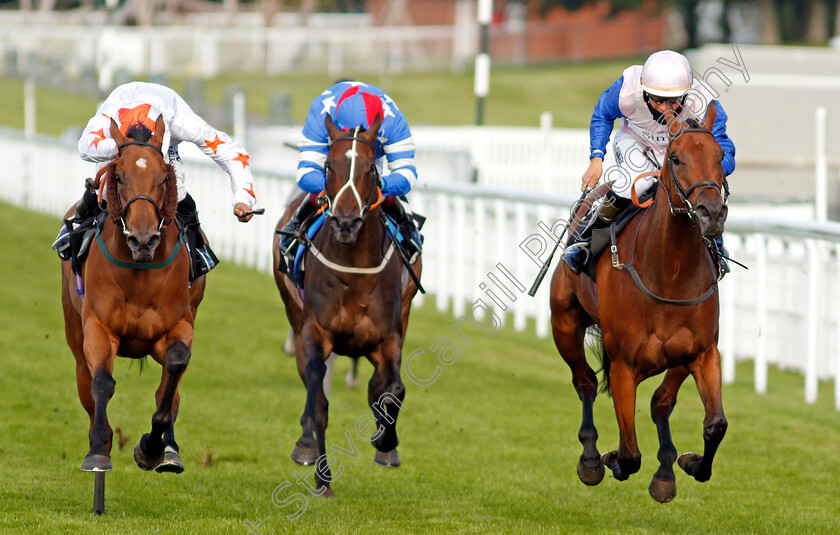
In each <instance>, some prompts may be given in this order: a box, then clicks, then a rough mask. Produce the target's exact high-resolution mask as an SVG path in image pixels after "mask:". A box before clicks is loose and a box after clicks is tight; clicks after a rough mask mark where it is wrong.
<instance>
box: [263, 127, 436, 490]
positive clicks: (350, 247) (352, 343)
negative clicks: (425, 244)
mask: <svg viewBox="0 0 840 535" xmlns="http://www.w3.org/2000/svg"><path fill="white" fill-rule="evenodd" d="M381 120H382V117H381V115H380V116H379V117H377V119H376V121H374V123H373V124H372V125H371V127H370V129H369V130H367V131H364V130H361V128H356V129H355V131H352V130H351V131H342V130H339V129H338V128H337V127H336V126H335V125H334V124H333V122H332V119H331V118H330V116H329V114H327V117H326V119H325V124H326V127H327V131H328V132H329V138H330V149H329V154H328V156H327V160H326V165H325V171H326V175H327V176H326V190H325V194H326V200H327V206H328V208H329V218H328V220H327V222H326V223H325V224H324V227H323V228H322V229H321V231H320V233H318V234H317V235H316V236H315V237H314V238H313V240H312V244H311V247H309V248H308V249H307V252H306V254H305V258H304V261H305V266H306V271H305V277H304V283H303V288H304V291H303V297H302V298H301V294H300V293H299V291H298V289H297V288H296V287H295V285H294V283H293V282H292V280H291V279H290V278H289V277H288V276H287V275H285V274H284V273H282V272H280V271H279V270H278V269H277V266H278V263H279V259H280V251H279V248H278V244H277V240H275V242H274V277H275V280H276V282H277V287H278V289H279V290H280V295H281V297H282V299H283V302H284V304H285V308H286V316H287V317H288V319H289V323H290V325H291V326H292V329H293V331H294V335H295V336H294V339H295V356H296V360H297V367H298V373H299V374H300V378H301V380H302V381H303V384H304V385H305V386H306V404H305V406H304V410H303V415H302V416H301V419H300V423H301V427H302V433H301V436H300V439H298V441H297V443H296V444H295V447H294V450H293V451H292V459H293V460H294V461H295V462H297V463H299V464H303V465H310V464H315V463H316V462H317V461H318V459H319V458H320V457H321V456H323V455H324V454H325V453H326V441H325V436H324V433H325V432H326V429H327V415H328V406H329V403H328V401H327V398H326V395H325V394H324V388H323V379H324V374H325V372H326V364H325V361H326V359H327V358H328V357H329V355H330V353H331V352H336V353H338V354H341V355H347V356H351V357H361V356H366V357H367V358H368V360H369V361H370V362H371V364H373V367H374V371H373V375H372V376H371V379H370V382H369V383H368V403H369V405H370V407H371V409H373V416H374V418H375V420H376V423H375V425H371V426H370V428H371V430H373V431H375V432H374V436H373V437H372V444H373V446H374V447H375V448H376V450H377V452H376V456H375V458H374V463H376V464H378V465H380V466H399V462H400V461H399V456H398V455H397V450H396V447H397V444H398V442H399V440H398V439H397V431H396V423H397V422H396V421H397V416H398V415H399V412H400V410H403V407H402V401H403V399H404V397H405V387H404V386H403V383H402V380H401V379H400V363H401V360H402V346H403V343H404V341H405V333H406V328H407V327H408V315H409V310H410V306H411V299H412V298H413V297H414V294H415V293H417V286H416V285H415V283H414V281H413V280H411V278H410V277H409V276H408V270H407V269H406V268H404V267H403V263H402V261H401V260H400V256H399V255H398V254H397V251H396V250H395V244H394V243H393V241H392V237H390V236H389V234H388V232H387V231H386V228H385V225H384V224H383V221H382V216H381V209H380V208H379V199H381V195H382V194H381V192H380V190H379V188H378V182H379V175H378V173H377V170H376V155H375V151H374V149H373V146H374V143H375V141H376V135H377V132H378V131H379V126H380V124H381ZM300 200H301V197H298V198H297V199H295V200H294V201H292V203H291V205H290V206H289V208H288V209H287V211H286V213H285V214H284V216H283V217H282V218H281V219H280V221H279V222H278V224H277V230H278V231H279V230H280V229H282V228H283V227H284V226H285V224H286V222H287V221H288V220H289V219H290V218H291V216H292V214H293V213H294V209H295V207H297V206H298V205H299V204H300ZM412 267H413V269H414V272H415V273H416V274H417V276H418V277H419V276H420V272H421V261H420V260H418V261H417V262H416V263H415V264H414V266H412ZM331 480H332V474H331V472H330V470H329V466H327V465H326V463H325V462H318V464H317V467H316V470H315V483H316V489H317V490H316V492H317V494H319V495H322V496H332V495H333V492H332V490H331V488H330V481H331Z"/></svg>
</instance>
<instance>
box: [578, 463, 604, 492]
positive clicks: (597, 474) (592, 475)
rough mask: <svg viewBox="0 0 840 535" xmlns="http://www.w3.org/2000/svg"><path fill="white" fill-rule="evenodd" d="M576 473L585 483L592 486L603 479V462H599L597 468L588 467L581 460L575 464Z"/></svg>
mask: <svg viewBox="0 0 840 535" xmlns="http://www.w3.org/2000/svg"><path fill="white" fill-rule="evenodd" d="M577 474H578V477H579V478H580V480H581V481H583V483H584V484H585V485H589V486H590V487H594V486H595V485H597V484H598V483H600V482H601V480H603V479H604V463H599V464H598V467H597V468H589V467H587V466H586V465H584V464H583V463H582V462H579V463H578V465H577Z"/></svg>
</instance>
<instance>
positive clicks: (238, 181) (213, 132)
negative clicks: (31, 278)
mask: <svg viewBox="0 0 840 535" xmlns="http://www.w3.org/2000/svg"><path fill="white" fill-rule="evenodd" d="M158 116H162V117H163V121H164V124H165V126H166V130H165V131H164V138H163V146H162V147H161V151H162V152H163V154H165V155H166V160H167V163H168V164H170V165H172V166H173V168H174V170H175V177H176V181H177V187H178V216H179V218H180V219H181V221H182V223H184V225H185V226H186V227H187V231H188V237H190V234H192V238H196V239H197V240H198V241H197V242H193V241H192V240H190V245H191V246H192V247H191V249H193V250H191V253H192V254H193V261H194V267H196V268H197V270H196V272H195V273H194V277H197V276H199V275H202V274H204V273H206V272H208V271H210V270H211V269H212V268H213V267H214V266H215V265H216V263H218V259H217V258H216V257H215V255H213V252H212V251H211V250H210V248H209V247H208V246H207V245H206V244H205V243H204V241H203V238H202V235H201V231H200V228H199V222H198V212H197V210H196V206H195V201H194V200H193V198H192V196H191V195H190V194H189V193H188V192H187V188H186V183H185V181H184V172H183V166H182V164H181V158H180V156H179V155H178V144H179V143H181V142H182V141H189V142H191V143H194V144H195V145H196V146H197V147H198V148H199V149H201V151H202V152H203V153H204V154H206V155H207V156H209V157H210V158H211V159H212V160H213V161H214V162H216V164H218V166H219V167H221V168H222V169H224V171H225V172H226V173H227V174H228V176H229V177H230V189H231V193H232V196H233V201H232V204H233V215H234V216H236V217H237V218H238V219H239V220H240V221H242V222H247V221H249V220H250V219H251V218H252V217H253V213H251V209H252V208H253V206H254V204H256V201H257V199H256V196H255V194H254V181H253V177H252V176H251V166H250V161H249V160H250V157H249V155H248V153H247V152H246V151H245V149H244V148H243V147H242V145H240V144H239V143H238V142H236V141H234V140H233V139H231V137H230V136H229V135H227V134H226V133H225V132H222V131H221V130H217V129H215V128H213V127H212V126H210V125H209V124H207V122H206V121H204V119H202V118H201V117H199V116H198V115H197V114H196V113H195V112H193V111H192V109H191V108H190V106H189V105H188V104H187V103H186V102H185V101H184V99H182V98H181V97H180V96H179V95H178V94H177V93H176V92H175V91H173V90H172V89H170V88H168V87H165V86H162V85H159V84H154V83H147V82H130V83H127V84H123V85H121V86H118V87H117V88H116V89H114V90H113V91H112V92H111V94H110V95H108V98H106V99H105V101H104V102H103V103H102V104H101V105H100V106H99V109H97V110H96V114H95V115H94V116H93V117H92V118H91V119H90V120H89V121H88V123H87V126H85V128H84V130H83V132H82V136H81V138H80V139H79V143H78V148H79V156H80V157H81V158H82V159H83V160H85V161H88V162H94V163H97V164H98V166H97V170H98V169H100V168H101V167H103V166H105V165H107V164H108V163H109V162H111V161H113V160H114V159H115V158H116V157H117V146H116V142H115V141H114V139H113V138H112V137H111V134H110V130H111V119H113V120H114V121H115V122H116V123H117V125H118V126H119V128H120V131H121V132H122V133H123V134H125V133H126V131H127V130H128V128H129V127H131V126H132V125H136V124H140V125H142V126H145V127H146V128H148V129H149V130H150V131H151V132H154V129H155V121H156V120H157V118H158ZM95 210H96V196H95V194H94V193H93V192H92V191H91V190H90V189H87V190H86V191H85V194H84V196H83V197H82V200H81V201H80V202H79V203H78V205H77V207H76V216H75V217H76V218H78V219H84V218H86V217H88V216H90V215H93V214H94V211H95ZM68 232H69V229H68V227H67V225H63V226H62V229H61V232H59V235H58V237H57V238H56V240H55V243H54V244H53V248H54V249H55V250H56V251H58V253H59V256H61V257H62V258H63V259H65V260H66V259H67V258H65V255H67V254H69V251H68V249H69V236H68ZM194 277H193V278H194Z"/></svg>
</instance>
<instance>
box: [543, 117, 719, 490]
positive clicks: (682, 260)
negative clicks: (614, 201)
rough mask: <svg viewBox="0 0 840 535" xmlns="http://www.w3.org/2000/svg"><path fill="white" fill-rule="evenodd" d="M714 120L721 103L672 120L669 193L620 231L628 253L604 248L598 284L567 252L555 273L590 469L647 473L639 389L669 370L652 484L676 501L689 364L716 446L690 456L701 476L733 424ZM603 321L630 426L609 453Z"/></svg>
mask: <svg viewBox="0 0 840 535" xmlns="http://www.w3.org/2000/svg"><path fill="white" fill-rule="evenodd" d="M714 120H715V107H714V106H713V105H710V106H709V107H708V111H707V114H706V118H705V121H704V122H705V124H704V125H698V124H697V123H694V124H692V125H686V124H679V125H673V126H672V132H674V131H675V128H677V129H679V132H677V134H678V135H675V136H672V139H671V142H670V145H669V147H668V150H667V151H666V154H665V162H666V164H665V165H664V166H663V168H662V171H661V176H660V179H659V182H658V184H659V187H661V189H662V191H659V192H658V193H657V195H656V197H655V200H654V202H653V204H652V205H651V206H650V207H649V208H647V209H646V210H644V211H642V212H639V213H637V214H636V216H635V217H634V218H633V219H632V220H631V221H630V222H629V223H628V225H627V227H626V228H625V229H624V231H623V232H622V233H621V234H620V235H619V236H618V237H617V247H618V251H617V256H615V257H614V258H610V255H609V254H604V255H602V256H601V257H600V259H598V264H597V271H596V280H597V288H596V286H595V284H593V282H592V280H591V279H590V278H589V277H586V276H576V275H574V274H572V272H571V271H570V270H569V269H568V267H567V266H566V264H565V263H563V262H561V263H560V265H559V267H558V268H557V269H556V271H555V272H554V276H553V278H552V281H551V319H552V330H553V335H554V342H555V344H556V345H557V349H558V350H559V351H560V354H561V355H562V356H563V359H564V360H565V361H566V363H567V364H568V365H569V367H570V368H571V370H572V383H573V384H574V386H575V389H576V390H577V393H578V396H579V397H580V399H581V402H582V404H583V419H582V422H581V426H580V431H579V433H578V438H579V439H580V441H581V443H582V444H583V454H582V455H581V456H580V462H579V464H578V475H579V476H580V479H581V480H582V481H583V482H584V483H586V484H587V485H597V484H598V483H600V482H601V479H602V478H603V477H604V465H606V466H607V467H608V468H609V469H610V470H612V472H613V476H614V477H615V478H616V479H618V480H625V479H627V478H628V477H629V476H630V475H631V474H634V473H636V472H638V471H639V468H640V466H641V458H642V455H641V453H640V452H639V447H638V445H637V443H636V431H635V424H634V413H635V407H636V388H637V386H638V385H639V383H640V382H642V381H643V380H644V379H646V378H648V377H651V376H653V375H656V374H658V373H660V372H663V371H665V378H664V380H663V382H662V385H661V386H660V387H659V388H658V389H657V390H656V392H655V393H654V395H653V399H652V400H651V417H652V418H653V421H654V423H655V424H656V428H657V431H658V434H659V452H658V454H657V458H658V459H659V463H660V465H659V469H658V470H657V471H656V473H655V474H654V476H653V480H652V481H651V484H650V488H649V491H650V494H651V496H652V497H653V498H654V499H656V500H657V501H660V502H668V501H670V500H672V499H673V498H674V496H675V495H676V493H677V489H676V484H675V478H674V471H673V463H674V461H675V460H676V458H677V450H676V448H675V447H674V444H673V443H672V441H671V430H670V426H669V421H668V419H669V416H670V414H671V411H672V410H673V408H674V405H675V404H676V400H677V391H678V390H679V388H680V385H681V384H682V382H683V381H684V380H685V379H686V377H688V375H689V374H690V375H691V376H693V377H694V380H695V382H696V383H697V389H698V390H699V392H700V397H701V399H702V400H703V405H704V406H705V409H706V416H705V419H704V422H703V439H704V443H705V451H704V452H703V455H697V454H693V453H687V454H683V455H681V456H680V458H679V465H680V467H681V468H682V469H683V470H685V472H686V473H688V474H689V475H691V476H693V477H694V478H695V479H696V480H697V481H707V480H708V479H709V478H710V477H711V475H712V460H713V459H714V456H715V452H716V451H717V448H718V445H719V444H720V442H721V440H723V436H724V434H725V433H726V426H727V422H726V418H725V417H724V415H723V406H722V404H721V377H720V353H718V348H717V342H718V314H719V307H718V295H717V291H716V290H717V284H716V273H715V268H714V267H713V265H712V262H711V261H710V257H709V252H708V251H707V248H706V245H705V244H704V238H705V239H708V240H712V239H714V238H716V237H718V236H720V235H721V234H722V233H723V227H724V222H725V220H726V215H727V206H726V204H725V201H724V198H723V194H722V192H723V181H724V175H723V168H722V165H721V159H722V156H723V151H722V149H721V148H720V146H719V145H718V144H717V142H715V139H714V137H713V136H712V133H711V131H710V129H711V127H712V125H713V124H714ZM699 126H702V127H699ZM619 259H620V260H619ZM622 260H623V261H624V262H625V263H624V264H622V263H621V261H622ZM616 268H618V269H616ZM622 268H623V269H622ZM636 268H638V271H636ZM591 325H598V326H600V328H601V331H602V333H603V347H602V349H603V350H604V351H605V352H606V355H603V354H602V355H601V357H602V361H603V367H604V371H605V373H604V375H605V382H606V385H605V386H608V387H609V390H610V392H611V394H612V398H613V403H614V405H615V413H616V417H617V419H618V426H619V431H620V442H619V447H618V450H617V451H611V452H609V453H605V454H604V455H603V457H601V456H600V455H599V453H598V448H597V446H596V444H595V443H596V440H597V439H598V432H597V431H596V429H595V423H594V421H593V416H592V405H593V403H594V401H595V395H596V391H597V388H598V380H597V377H596V375H595V372H594V371H593V370H592V368H591V367H590V366H589V364H587V362H586V357H585V355H584V334H585V331H586V329H587V327H589V326H591Z"/></svg>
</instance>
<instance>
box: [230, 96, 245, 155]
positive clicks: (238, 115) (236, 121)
mask: <svg viewBox="0 0 840 535" xmlns="http://www.w3.org/2000/svg"><path fill="white" fill-rule="evenodd" d="M245 114H246V112H245V93H243V92H242V91H237V92H236V94H234V95H233V138H234V139H235V140H236V141H238V142H239V143H241V144H243V145H245V144H246V143H247V140H246V139H245Z"/></svg>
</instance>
